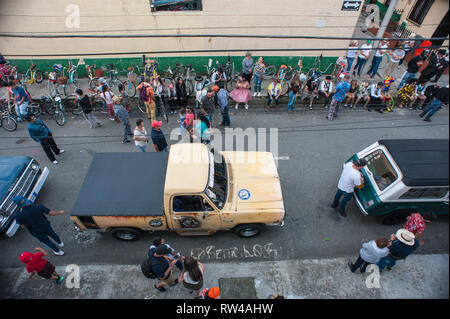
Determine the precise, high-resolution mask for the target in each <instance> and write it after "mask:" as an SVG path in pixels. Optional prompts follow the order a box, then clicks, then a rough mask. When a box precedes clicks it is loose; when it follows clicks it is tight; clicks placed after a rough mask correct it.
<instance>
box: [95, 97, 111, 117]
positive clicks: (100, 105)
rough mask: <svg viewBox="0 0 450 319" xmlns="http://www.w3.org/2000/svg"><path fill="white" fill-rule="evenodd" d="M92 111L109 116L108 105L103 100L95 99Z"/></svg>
mask: <svg viewBox="0 0 450 319" xmlns="http://www.w3.org/2000/svg"><path fill="white" fill-rule="evenodd" d="M92 109H93V110H95V111H96V112H100V113H103V114H107V113H108V110H107V109H106V104H105V102H104V101H103V99H101V98H97V99H94V101H93V102H92Z"/></svg>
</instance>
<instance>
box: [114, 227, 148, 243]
mask: <svg viewBox="0 0 450 319" xmlns="http://www.w3.org/2000/svg"><path fill="white" fill-rule="evenodd" d="M112 234H113V236H114V237H116V238H117V239H120V240H124V241H135V240H138V239H139V238H140V237H141V232H140V230H138V229H135V228H114V229H113V230H112Z"/></svg>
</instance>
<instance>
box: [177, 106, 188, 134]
mask: <svg viewBox="0 0 450 319" xmlns="http://www.w3.org/2000/svg"><path fill="white" fill-rule="evenodd" d="M178 114H179V116H180V118H179V120H178V123H180V132H179V133H178V136H180V135H183V133H184V125H183V123H184V120H185V119H186V109H185V108H183V107H182V108H181V109H180V111H179V112H178Z"/></svg>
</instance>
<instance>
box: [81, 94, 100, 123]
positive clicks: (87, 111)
mask: <svg viewBox="0 0 450 319" xmlns="http://www.w3.org/2000/svg"><path fill="white" fill-rule="evenodd" d="M75 94H76V95H77V100H78V103H80V105H81V109H82V110H83V116H84V118H85V119H86V121H88V123H89V125H90V126H91V128H96V127H99V126H102V123H101V122H100V121H99V120H98V119H97V117H96V116H95V115H94V112H92V104H91V101H90V99H89V96H88V95H87V94H84V93H83V90H82V89H76V90H75Z"/></svg>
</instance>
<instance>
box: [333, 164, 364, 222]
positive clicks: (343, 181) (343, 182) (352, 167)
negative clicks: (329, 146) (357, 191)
mask: <svg viewBox="0 0 450 319" xmlns="http://www.w3.org/2000/svg"><path fill="white" fill-rule="evenodd" d="M366 165H367V161H366V160H365V159H363V158H361V159H359V160H357V161H356V162H355V163H353V162H348V163H345V164H344V168H343V171H342V174H341V177H340V178H339V182H338V190H337V192H336V195H335V196H334V201H333V204H331V207H333V208H336V207H338V205H339V200H340V199H341V197H342V195H344V198H343V199H342V201H341V204H340V205H339V207H338V212H339V214H341V216H343V217H347V214H346V213H345V206H346V205H347V203H348V202H349V201H350V200H351V199H352V197H353V191H354V188H355V186H360V185H362V184H363V183H364V177H363V175H362V174H361V172H360V170H361V169H362V168H363V167H364V166H366Z"/></svg>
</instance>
